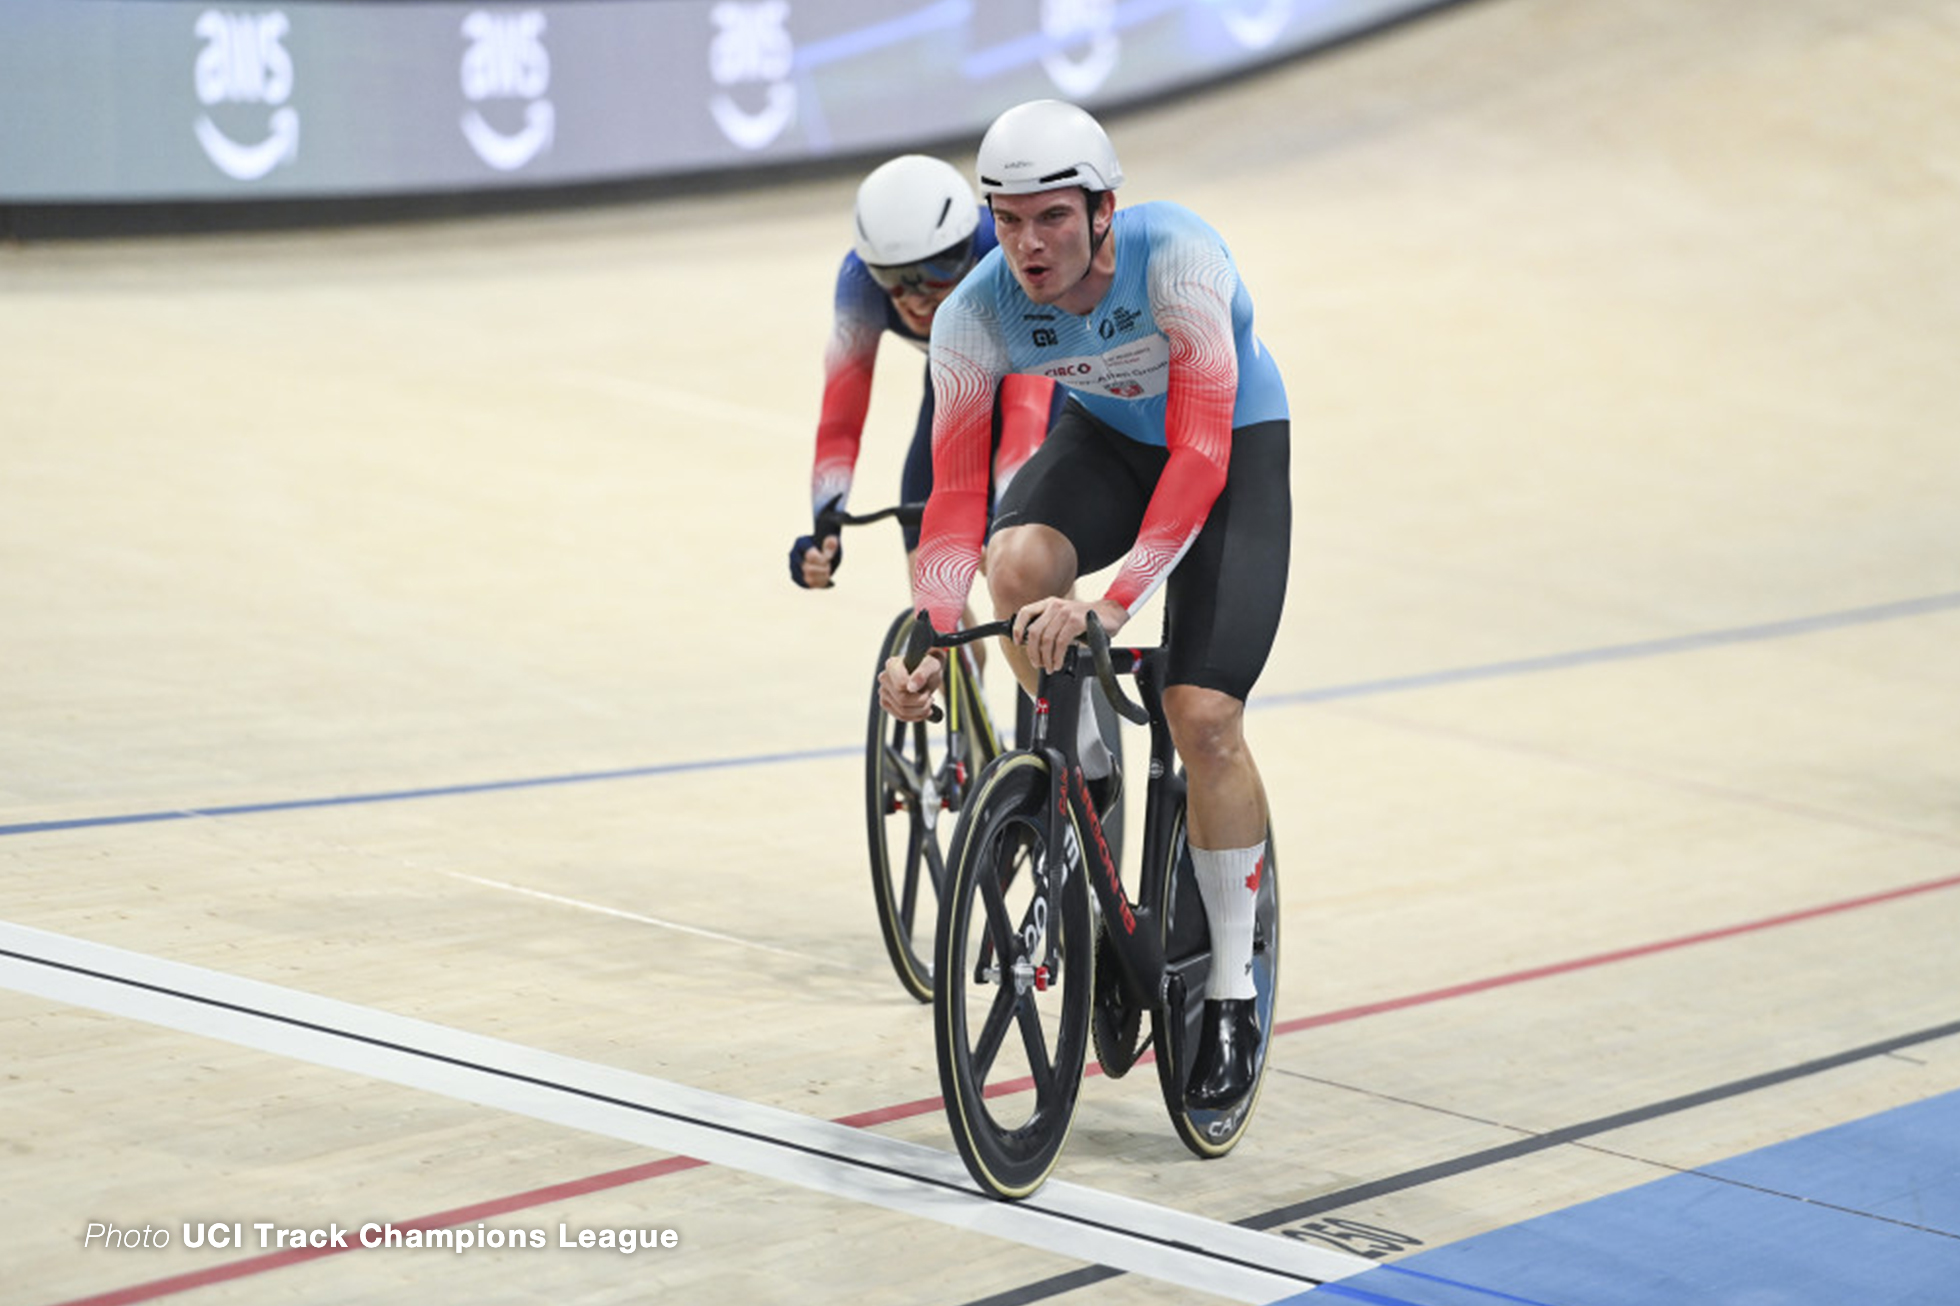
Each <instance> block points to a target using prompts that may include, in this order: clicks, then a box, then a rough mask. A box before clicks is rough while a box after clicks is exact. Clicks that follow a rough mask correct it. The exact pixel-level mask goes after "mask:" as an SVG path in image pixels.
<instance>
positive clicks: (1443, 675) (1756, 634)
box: [0, 592, 1960, 837]
mask: <svg viewBox="0 0 1960 1306" xmlns="http://www.w3.org/2000/svg"><path fill="white" fill-rule="evenodd" d="M1956 608H1960V592H1956V593H1950V594H1934V595H1929V596H1927V597H1925V598H1918V599H1905V600H1902V601H1900V602H1897V603H1880V604H1875V605H1873V606H1871V607H1863V608H1849V609H1846V610H1844V611H1840V612H1827V613H1822V614H1820V615H1818V616H1813V617H1797V618H1793V619H1791V620H1788V621H1772V622H1766V623H1763V624H1761V625H1755V626H1736V627H1732V628H1730V629H1727V630H1711V631H1703V632H1701V633H1700V634H1694V635H1676V636H1671V637H1668V638H1665V639H1653V640H1641V641H1637V642H1634V643H1630V644H1609V645H1605V646H1603V647H1600V648H1591V649H1577V650H1574V651H1572V652H1568V653H1552V654H1548V655H1546V656H1543V657H1535V658H1516V659H1512V660H1510V661H1505V662H1487V663H1483V664H1481V665H1478V666H1472V667H1454V668H1449V669H1446V670H1443V671H1429V672H1423V673H1420V674H1417V675H1410V676H1392V677H1389V678H1387V679H1383V680H1363V681H1356V682H1354V683H1351V684H1346V685H1329V686H1326V687H1323V688H1321V689H1304V690H1300V691H1298V692H1295V693H1290V694H1262V695H1260V696H1259V697H1258V699H1256V700H1255V701H1254V702H1252V703H1251V704H1249V707H1251V708H1253V709H1265V708H1272V707H1292V706H1297V705H1299V704H1302V703H1327V702H1333V701H1335V700H1338V699H1349V698H1369V697H1374V696H1377V695H1381V694H1397V693H1404V692H1406V691H1409V690H1414V689H1433V688H1437V687H1439V686H1443V685H1458V684H1464V683H1466V682H1469V681H1476V680H1500V679H1506V678H1509V677H1514V676H1529V675H1537V674H1539V673H1541V672H1547V671H1565V670H1569V669H1571V668H1574V667H1585V666H1596V665H1598V664H1600V663H1604V662H1627V661H1632V660H1635V659H1638V658H1650V657H1666V656H1669V655H1672V654H1675V653H1692V652H1697V651H1699V650H1702V649H1709V648H1719V647H1722V646H1724V645H1730V644H1748V643H1755V642H1760V641H1762V640H1771V639H1789V638H1793V637H1795V636H1799V635H1810V634H1816V633H1818V632H1820V631H1828V630H1841V629H1843V628H1845V627H1847V626H1863V625H1870V624H1872V623H1874V622H1880V621H1897V620H1900V619H1903V618H1906V617H1919V616H1925V615H1927V614H1929V613H1935V612H1945V611H1951V610H1953V609H1956ZM860 752H861V746H860V745H857V744H851V745H846V746H842V747H835V748H810V749H802V750H798V751H793V752H782V753H750V754H745V755H741V756H737V757H719V758H705V759H700V760H696V761H691V762H665V763H659V764H656V765H652V766H630V767H621V768H618V769H615V770H608V771H577V772H573V773H571V774H567V775H547V776H533V777H529V778H526V779H517V780H485V781H478V782H475V783H471V784H454V785H432V786H429V787H427V788H422V789H391V790H383V791H381V792H378V793H365V794H341V795H337V796H333V797H326V798H290V799H284V800H277V801H272V802H262V803H236V804H232V805H229V806H223V807H187V808H179V809H174V810H171V811H162V812H132V813H124V814H121V815H113V816H79V817H73V818H70V819H68V820H59V821H27V822H22V823H20V824H16V825H0V837H5V836H8V835H20V834H44V833H48V832H50V831H57V830H89V829H97V828H101V827H106V826H116V825H150V824H156V823H158V822H163V821H187V820H192V819H194V818H199V817H219V816H259V815H264V814H266V813H270V812H296V811H304V810H307V809H309V808H318V807H353V806H359V805H361V804H365V803H399V802H407V801H409V800H412V799H418V798H455V797H460V796H463V795H468V794H483V793H495V792H498V791H501V790H512V789H543V788H547V787H550V786H554V785H574V784H592V783H596V782H599V781H604V780H640V779H646V778H648V777H651V776H661V775H685V774H689V773H692V772H696V771H718V770H729V769H734V768H741V767H752V766H779V765H782V764H785V763H790V762H813V761H828V760H830V759H832V758H838V757H854V756H857V755H858V754H859V753H860Z"/></svg>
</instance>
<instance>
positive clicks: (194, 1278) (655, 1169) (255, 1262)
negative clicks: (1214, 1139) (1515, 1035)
mask: <svg viewBox="0 0 1960 1306" xmlns="http://www.w3.org/2000/svg"><path fill="white" fill-rule="evenodd" d="M1956 886H1960V875H1950V876H1947V877H1945V878H1944V879H1939V880H1927V881H1925V882H1923V883H1920V884H1908V885H1906V886H1904V887H1903V888H1898V889H1886V890H1883V891H1881V892H1879V893H1868V894H1865V895H1863V896H1861V897H1857V898H1845V899H1843V900H1841V901H1838V902H1831V903H1825V904H1824V905H1822V906H1820V907H1806V908H1804V909H1802V910H1800V911H1793V912H1784V913H1783V914H1781V915H1778V916H1765V917H1763V918H1761V919H1760V920H1753V921H1745V922H1743V923H1742V924H1740V925H1725V926H1723V927H1721V928H1720V929H1713V930H1702V931H1700V932H1699V933H1695V934H1684V935H1682V936H1680V937H1679V938H1674V939H1662V940H1660V941H1659V942H1656V943H1643V944H1640V945H1638V946H1636V947H1631V948H1618V949H1615V950H1614V951H1612V952H1602V953H1598V954H1596V955H1594V956H1591V957H1579V958H1575V959H1573V960H1571V961H1561V962H1554V963H1552V964H1551V965H1548V966H1533V967H1531V968H1529V969H1526V970H1514V971H1510V972H1509V973H1507V974H1503V975H1493V976H1490V977H1488V978H1486V979H1480V980H1471V981H1469V982H1468V983H1465V984H1452V985H1449V986H1448V987H1445V988H1440V989H1429V990H1427V991H1425V992H1422V993H1412V994H1409V995H1408V996H1406V997H1400V998H1388V999H1386V1000H1384V1001H1381V1002H1368V1003H1363V1004H1362V1005H1360V1006H1357V1007H1343V1008H1341V1009H1340V1010H1338V1011H1325V1012H1321V1013H1320V1014H1319V1015H1315V1016H1301V1017H1299V1018H1298V1019H1296V1020H1285V1021H1281V1022H1280V1023H1279V1024H1278V1025H1276V1026H1274V1028H1273V1036H1274V1037H1275V1038H1277V1037H1278V1036H1280V1035H1282V1034H1297V1033H1299V1032H1300V1031H1301V1030H1304V1029H1318V1028H1320V1027H1322V1026H1324V1025H1339V1024H1344V1023H1346V1022H1348V1021H1351V1020H1360V1019H1362V1018H1363V1017H1366V1016H1379V1015H1383V1014H1385V1013H1387V1012H1391V1011H1406V1010H1408V1009H1409V1008H1411V1007H1422V1006H1427V1005H1429V1004H1430V1003H1433V1002H1444V1001H1447V1000H1449V999H1451V998H1461V997H1468V996H1469V995H1471V994H1473V993H1485V992H1488V991H1490V990H1492V989H1500V988H1507V987H1509V986H1510V985H1513V984H1525V983H1529V982H1531V981H1533V980H1541V979H1550V978H1552V977H1553V976H1556V975H1569V974H1572V973H1573V972H1575V971H1581V970H1590V969H1592V968H1594V967H1596V966H1609V965H1612V964H1614V963H1616V962H1622V961H1632V960H1635V959H1637V958H1640V957H1651V956H1653V955H1655V954H1656V953H1662V952H1672V951H1674V950H1676V949H1678V948H1689V947H1693V946H1695V945H1697V944H1702V943H1713V942H1715V941H1716V940H1718V939H1732V938H1736V937H1738V936H1740V935H1744V934H1756V933H1759V932H1761V931H1763V930H1770V929H1776V928H1779V927H1781V926H1784V925H1795V924H1798V923H1800V922H1803V921H1809V920H1816V919H1818V918H1819V917H1823V916H1835V915H1838V914H1839V913H1841V912H1848V911H1855V910H1857V909H1859V908H1861V907H1875V906H1878V905H1879V904H1881V903H1888V902H1897V901H1899V900H1900V899H1902V898H1912V897H1917V896H1918V895H1920V894H1925V893H1935V892H1937V891H1939V890H1941V889H1951V888H1954V887H1956ZM1149 1059H1150V1056H1149V1054H1147V1053H1146V1054H1145V1056H1144V1057H1143V1058H1141V1059H1140V1062H1141V1061H1145V1060H1149ZM1086 1073H1088V1074H1091V1075H1095V1074H1100V1073H1101V1067H1099V1066H1096V1065H1094V1064H1091V1065H1090V1066H1088V1067H1087V1071H1086ZM1033 1086H1034V1081H1033V1080H1032V1079H1019V1080H1012V1081H1009V1082H1006V1083H1002V1084H996V1085H993V1086H991V1087H989V1088H988V1089H987V1090H986V1096H988V1097H1003V1096H1006V1095H1009V1094H1012V1093H1022V1092H1026V1091H1027V1090H1028V1089H1030V1088H1032V1087H1033ZM941 1109H943V1099H941V1098H936V1097H926V1098H920V1099H918V1100H917V1101H913V1102H903V1103H899V1104H898V1105H895V1106H887V1107H877V1108H874V1109H873V1110H870V1111H861V1112H858V1113H857V1114H856V1115H848V1116H838V1117H836V1118H835V1119H834V1120H833V1121H832V1123H833V1124H840V1125H850V1126H852V1127H853V1128H857V1129H869V1128H871V1127H872V1126H874V1125H882V1124H888V1123H890V1122H891V1121H894V1120H906V1119H910V1118H911V1117H913V1116H920V1115H927V1114H930V1113H932V1112H935V1111H939V1110H941ZM706 1164H707V1162H705V1161H697V1160H695V1159H694V1158H692V1157H687V1156H672V1157H668V1158H666V1159H665V1160H661V1161H652V1162H648V1163H647V1164H645V1165H635V1166H628V1167H627V1168H625V1169H623V1170H609V1171H607V1172H606V1173H604V1174H596V1175H590V1176H588V1177H586V1178H584V1179H573V1180H569V1181H567V1182H565V1183H562V1184H552V1185H550V1186H549V1187H546V1188H533V1189H531V1190H530V1191H529V1192H523V1193H514V1194H512V1195H510V1196H508V1197H497V1198H492V1199H490V1200H489V1201H485V1202H478V1203H476V1204H475V1205H473V1206H463V1207H458V1208H457V1209H455V1210H453V1211H444V1212H441V1213H439V1214H436V1215H425V1216H420V1217H418V1218H416V1219H413V1220H404V1221H400V1222H397V1223H396V1224H395V1228H397V1229H444V1228H449V1227H450V1226H452V1225H459V1224H468V1223H470V1222H471V1221H473V1220H488V1219H492V1218H494V1217H496V1216H499V1215H508V1214H510V1213H511V1212H512V1211H521V1210H526V1209H529V1208H531V1207H537V1206H545V1205H549V1204H550V1203H552V1202H559V1201H566V1200H569V1199H571V1198H575V1197H583V1196H586V1195H587V1194H590V1193H597V1192H603V1191H605V1190H606V1189H608V1188H620V1187H623V1186H625V1185H627V1184H634V1183H639V1182H640V1181H642V1180H645V1179H657V1178H659V1177H661V1176H662V1175H669V1174H675V1173H678V1172H680V1171H683V1170H693V1169H697V1168H699V1167H701V1166H705V1165H706ZM355 1250H361V1251H366V1250H369V1249H367V1248H362V1247H360V1246H359V1245H358V1244H355V1245H353V1246H350V1247H346V1248H339V1247H319V1248H315V1247H307V1248H295V1249H293V1250H290V1251H280V1252H271V1253H268V1254H266V1255H264V1256H253V1257H249V1258H247V1259H245V1260H242V1261H233V1262H231V1263H230V1264H228V1265H216V1266H213V1267H211V1268H210V1269H207V1270H194V1271H192V1272H190V1273H188V1274H179V1275H175V1276H173V1277H171V1278H168V1279H157V1280H154V1281H152V1282H150V1283H139V1284H136V1285H133V1286H131V1287H128V1288H117V1289H114V1290H112V1291H110V1292H105V1293H98V1294H96V1295H95V1296H92V1297H76V1298H73V1299H71V1300H69V1301H66V1302H62V1303H59V1306H131V1304H132V1303H136V1302H145V1301H154V1300H155V1299H156V1298H158V1297H168V1296H171V1295H173V1294H175V1293H180V1292H189V1291H190V1290H191V1289H193V1288H202V1287H204V1286H206V1285H208V1284H213V1283H226V1282H229V1281H230V1280H233V1279H243V1278H247V1277H250V1276H251V1275H254V1274H263V1273H265V1272H266V1271H268V1270H277V1269H283V1268H284V1267H286V1266H288V1265H298V1264H300V1263H302V1262H305V1261H316V1260H319V1259H321V1258H322V1257H326V1256H338V1255H341V1254H342V1253H343V1252H347V1251H355Z"/></svg>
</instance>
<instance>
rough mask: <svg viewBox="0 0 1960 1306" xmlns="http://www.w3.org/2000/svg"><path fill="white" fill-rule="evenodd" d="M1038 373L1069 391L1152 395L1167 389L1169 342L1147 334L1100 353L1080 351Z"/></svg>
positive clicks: (1114, 395)
mask: <svg viewBox="0 0 1960 1306" xmlns="http://www.w3.org/2000/svg"><path fill="white" fill-rule="evenodd" d="M1041 374H1042V375H1043V376H1046V377H1052V378H1054V379H1055V380H1056V381H1058V382H1060V383H1061V384H1063V385H1065V386H1067V387H1069V388H1070V389H1071V390H1085V391H1094V392H1097V393H1099V394H1106V395H1109V396H1110V397H1112V398H1115V399H1145V398H1154V397H1156V396H1157V395H1160V394H1163V393H1165V391H1167V390H1168V389H1169V388H1170V379H1171V342H1170V341H1168V340H1166V339H1164V337H1163V336H1161V335H1155V334H1152V335H1148V336H1145V337H1144V338H1143V339H1141V340H1136V341H1132V342H1130V343H1129V344H1124V345H1118V346H1117V347H1116V348H1114V349H1112V350H1110V351H1109V352H1107V353H1103V354H1082V355H1079V356H1077V357H1075V358H1063V359H1059V360H1057V361H1055V362H1052V363H1044V364H1042V366H1041Z"/></svg>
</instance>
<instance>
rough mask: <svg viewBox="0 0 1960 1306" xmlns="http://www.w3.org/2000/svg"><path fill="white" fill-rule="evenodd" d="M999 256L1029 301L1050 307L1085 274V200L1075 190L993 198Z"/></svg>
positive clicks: (1088, 217) (1088, 255) (1087, 221)
mask: <svg viewBox="0 0 1960 1306" xmlns="http://www.w3.org/2000/svg"><path fill="white" fill-rule="evenodd" d="M993 209H994V232H995V234H996V235H997V236H998V237H999V238H1000V249H1001V255H1002V257H1004V258H1005V259H1006V260H1007V266H1008V269H1009V270H1010V271H1012V272H1013V273H1014V279H1015V280H1016V281H1018V282H1020V283H1021V289H1022V290H1024V291H1026V292H1027V296H1028V298H1029V299H1032V300H1033V301H1034V302H1035V303H1037V304H1052V303H1054V302H1055V301H1056V300H1058V299H1060V298H1061V297H1062V296H1063V295H1065V294H1067V293H1068V292H1069V291H1071V290H1073V289H1074V288H1075V287H1076V286H1077V285H1079V284H1080V283H1081V281H1082V278H1083V277H1084V276H1085V275H1086V274H1087V273H1088V271H1089V260H1090V258H1091V257H1092V255H1091V253H1090V248H1089V246H1090V241H1089V236H1090V230H1091V228H1090V222H1091V220H1092V219H1091V215H1090V213H1089V197H1088V195H1087V194H1085V193H1084V192H1083V190H1082V189H1081V188H1080V187H1078V186H1069V187H1065V188H1063V189H1061V190H1044V191H1037V192H1036V193H1034V194H1032V195H996V196H994V197H993Z"/></svg>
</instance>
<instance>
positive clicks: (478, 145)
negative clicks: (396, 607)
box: [462, 9, 557, 172]
mask: <svg viewBox="0 0 1960 1306" xmlns="http://www.w3.org/2000/svg"><path fill="white" fill-rule="evenodd" d="M544 33H545V18H544V12H543V11H542V10H538V9H525V10H521V11H519V12H516V13H490V12H489V11H487V10H482V9H478V10H476V11H475V12H473V13H471V14H469V15H468V16H467V17H465V18H464V19H463V39H464V40H465V41H467V42H468V43H469V44H468V46H467V48H465V50H464V51H463V67H462V77H463V96H464V98H465V99H467V100H468V101H469V102H470V108H468V109H466V110H464V112H463V138H464V139H465V140H467V141H468V142H469V143H470V148H471V149H472V150H474V151H475V152H476V157H477V158H479V159H482V160H483V161H484V162H485V163H487V164H489V165H490V166H491V167H493V168H495V169H496V170H497V171H499V172H515V171H516V170H517V169H519V168H521V167H523V166H524V165H525V164H527V163H529V162H530V161H531V160H533V159H535V158H537V157H538V156H539V155H540V154H542V153H544V152H545V151H546V150H548V149H550V148H551V140H552V134H553V132H554V131H555V130H556V127H557V114H556V111H555V110H554V109H553V108H552V107H551V101H550V100H549V99H547V98H545V97H546V95H547V93H548V92H549V91H550V90H551V55H550V53H549V52H547V51H546V49H545V46H544ZM518 105H522V106H523V109H522V113H521V114H519V113H518V112H517V111H516V106H518ZM493 119H497V120H500V121H502V122H504V123H506V124H508V125H507V126H506V127H505V128H503V129H500V128H498V127H497V126H495V125H493V122H492V120H493Z"/></svg>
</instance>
